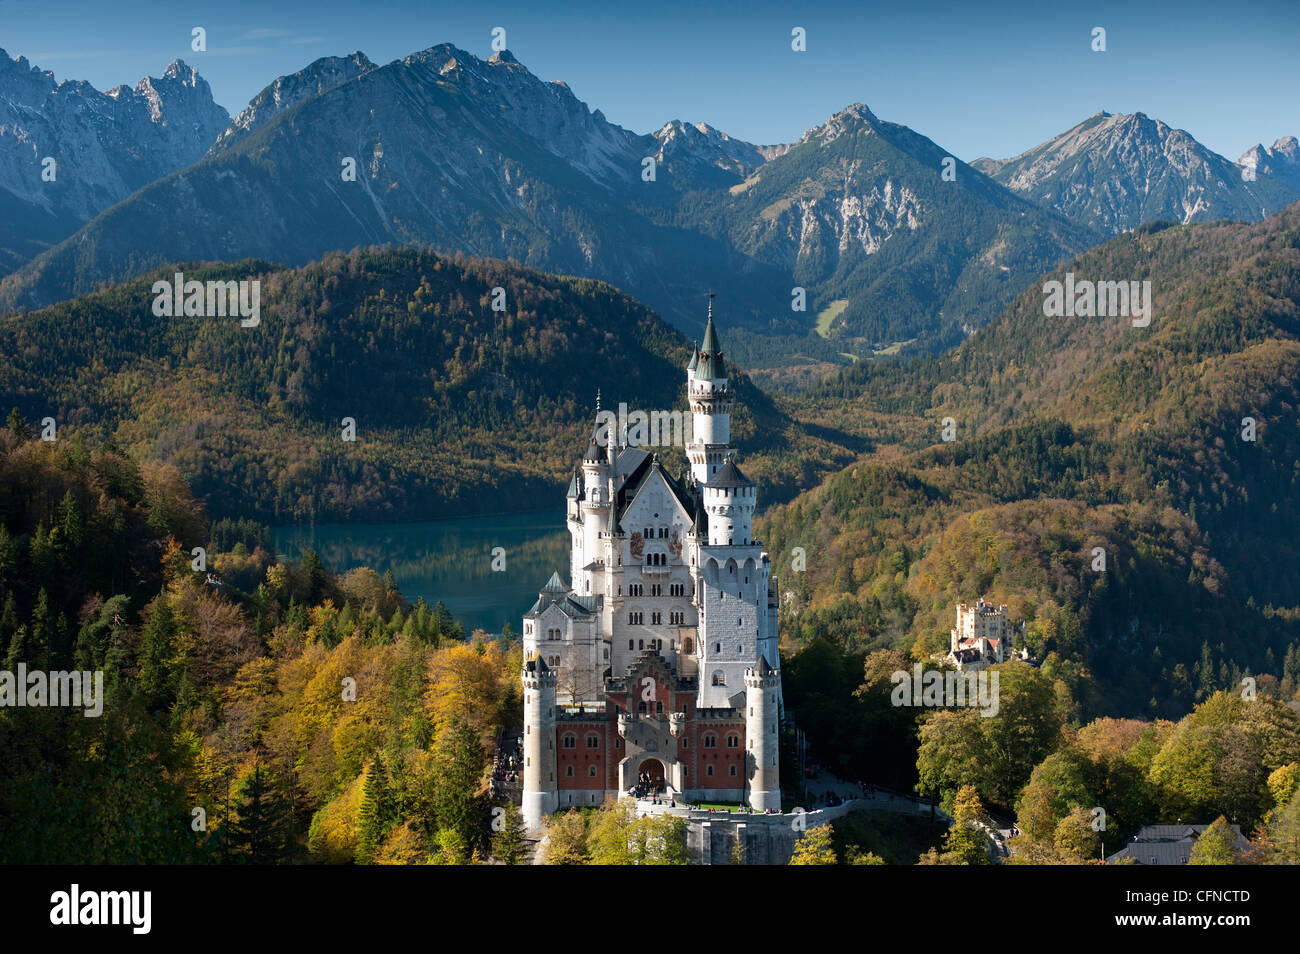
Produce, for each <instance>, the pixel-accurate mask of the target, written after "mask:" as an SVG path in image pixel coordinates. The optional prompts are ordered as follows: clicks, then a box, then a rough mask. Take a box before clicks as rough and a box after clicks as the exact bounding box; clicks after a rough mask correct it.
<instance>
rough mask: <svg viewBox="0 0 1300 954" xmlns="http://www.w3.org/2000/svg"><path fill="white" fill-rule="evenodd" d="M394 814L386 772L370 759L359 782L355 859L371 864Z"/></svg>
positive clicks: (375, 761)
mask: <svg viewBox="0 0 1300 954" xmlns="http://www.w3.org/2000/svg"><path fill="white" fill-rule="evenodd" d="M394 821H395V818H394V811H393V797H392V791H391V789H390V786H389V781H388V773H387V772H385V771H384V769H383V766H381V765H380V764H379V760H378V759H371V761H370V765H369V767H368V768H367V769H366V778H365V781H364V782H363V783H362V794H361V807H360V808H359V809H358V810H357V863H358V864H363V865H368V864H373V863H374V860H375V852H377V851H378V850H379V846H380V845H382V844H383V843H384V838H385V837H387V835H388V830H389V829H390V828H392V826H393V822H394Z"/></svg>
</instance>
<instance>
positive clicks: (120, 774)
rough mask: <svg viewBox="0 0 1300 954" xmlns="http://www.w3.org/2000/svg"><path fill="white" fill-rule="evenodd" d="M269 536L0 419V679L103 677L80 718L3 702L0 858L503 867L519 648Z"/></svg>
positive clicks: (513, 828)
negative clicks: (72, 674)
mask: <svg viewBox="0 0 1300 954" xmlns="http://www.w3.org/2000/svg"><path fill="white" fill-rule="evenodd" d="M196 546H203V547H205V548H206V549H207V557H208V570H209V571H212V572H213V576H212V577H209V575H208V573H207V572H200V571H196V570H195V569H194V566H193V557H192V556H191V551H192V548H193V547H196ZM268 546H269V542H268V537H267V534H266V531H265V528H263V527H259V526H257V525H256V524H253V523H250V522H246V521H245V522H240V521H217V522H216V523H215V524H211V525H209V522H208V518H207V515H206V513H205V511H204V508H203V507H202V505H201V504H200V503H199V502H198V501H196V500H195V499H194V498H193V496H192V495H191V494H190V492H189V489H188V488H187V487H186V485H185V483H184V481H183V480H181V479H180V478H179V476H178V475H177V474H176V472H175V471H174V470H173V469H171V468H168V467H166V466H161V465H146V466H139V465H137V464H135V463H134V462H132V461H131V460H130V459H129V458H127V457H125V456H123V455H122V454H121V453H120V452H118V451H115V450H113V449H111V448H107V447H103V448H98V449H89V448H88V447H87V446H86V445H85V444H82V443H79V442H72V441H69V442H46V441H40V440H37V439H33V438H32V437H31V435H30V433H29V432H28V427H27V425H26V424H25V422H24V421H22V420H21V418H20V417H19V416H18V415H14V416H12V417H11V419H10V422H9V426H8V427H6V428H0V606H3V610H2V611H0V645H3V647H4V653H5V666H4V668H5V669H6V670H8V671H11V672H12V671H14V669H15V667H16V665H17V663H18V662H25V663H26V664H27V665H28V666H31V667H33V668H36V667H40V668H42V669H47V670H64V669H78V670H101V671H102V672H103V674H104V685H103V700H102V701H103V711H102V714H101V715H100V716H99V717H97V718H87V717H85V716H84V715H83V712H82V710H81V709H77V708H58V707H49V708H14V707H4V708H0V862H5V863H13V862H28V863H31V862H38V863H64V864H74V863H75V864H87V863H109V862H113V863H175V862H195V863H197V862H229V863H271V862H288V861H322V862H344V861H347V862H351V861H357V862H391V863H408V862H417V861H418V862H429V863H460V862H467V861H471V860H475V859H487V858H489V857H492V858H496V859H497V860H499V861H504V862H508V863H517V862H519V861H520V860H522V858H523V851H524V842H523V839H522V834H521V831H520V828H519V823H518V817H517V813H516V812H515V811H514V809H513V806H506V805H504V804H501V805H497V806H495V807H496V808H498V809H500V811H498V812H497V813H496V814H494V813H493V811H492V809H493V807H494V806H493V805H491V804H490V803H489V800H488V797H487V791H486V768H487V765H488V761H489V755H490V753H491V751H492V749H494V748H495V744H496V739H497V735H498V733H499V732H500V730H501V729H502V728H503V727H506V726H514V725H517V724H518V723H519V720H520V717H521V712H520V708H521V703H520V696H519V693H520V685H519V678H518V671H519V665H520V649H519V645H518V643H517V642H512V641H503V640H500V639H487V638H485V637H484V636H483V635H482V634H473V635H471V636H470V637H469V638H466V634H465V632H464V629H463V627H461V626H460V624H458V623H457V622H456V621H455V620H454V619H452V618H451V615H450V614H449V613H448V612H447V611H446V610H445V608H443V607H442V605H441V604H436V605H435V606H433V607H430V606H428V605H426V604H425V603H423V601H421V602H418V603H417V604H416V605H415V606H411V605H409V604H408V603H407V601H406V600H405V599H404V598H403V596H402V594H401V593H400V592H398V591H397V589H396V587H395V586H394V585H393V584H392V581H391V578H390V579H383V578H381V577H379V576H378V575H377V574H375V573H374V572H373V571H371V570H367V569H364V568H362V569H357V570H353V571H351V572H349V573H348V574H346V575H343V576H336V575H335V574H334V573H333V572H332V571H330V570H329V569H328V568H327V567H325V566H323V565H322V564H321V563H320V561H319V560H318V559H317V558H316V557H315V555H314V554H312V553H310V552H309V553H307V554H305V555H304V557H303V559H302V560H301V561H300V562H298V563H294V564H288V563H285V562H283V561H281V560H279V559H277V557H276V555H275V554H274V552H272V551H270V550H268V549H267V547H268ZM494 821H496V822H497V823H496V824H495V825H494Z"/></svg>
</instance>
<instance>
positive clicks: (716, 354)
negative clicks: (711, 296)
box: [695, 302, 727, 381]
mask: <svg viewBox="0 0 1300 954" xmlns="http://www.w3.org/2000/svg"><path fill="white" fill-rule="evenodd" d="M695 376H696V377H697V378H705V379H707V380H710V381H717V380H720V379H722V378H725V377H726V376H727V371H726V368H725V367H724V365H723V362H722V343H721V342H720V341H719V340H718V329H717V328H715V327H714V325H713V303H712V302H710V303H709V323H708V324H707V325H706V326H705V328H704V341H703V342H702V343H701V344H700V353H699V363H698V364H697V365H696V368H695Z"/></svg>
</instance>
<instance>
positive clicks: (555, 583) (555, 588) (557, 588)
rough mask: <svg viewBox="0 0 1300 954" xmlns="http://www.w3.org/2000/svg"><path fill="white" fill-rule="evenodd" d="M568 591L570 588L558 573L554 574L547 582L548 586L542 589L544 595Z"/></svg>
mask: <svg viewBox="0 0 1300 954" xmlns="http://www.w3.org/2000/svg"><path fill="white" fill-rule="evenodd" d="M568 591H569V588H568V587H567V586H565V585H564V582H563V581H562V580H561V579H560V574H559V572H558V571H557V572H555V573H552V574H551V578H550V579H549V580H547V581H546V585H545V586H543V587H542V592H543V593H567V592H568Z"/></svg>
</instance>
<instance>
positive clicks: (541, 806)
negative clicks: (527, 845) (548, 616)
mask: <svg viewBox="0 0 1300 954" xmlns="http://www.w3.org/2000/svg"><path fill="white" fill-rule="evenodd" d="M523 683H524V804H523V816H524V824H525V825H526V826H527V827H528V828H529V829H530V830H537V829H540V828H541V827H542V821H543V819H544V818H545V816H547V815H549V814H551V813H552V812H554V811H555V809H556V807H557V804H558V801H559V798H558V795H557V785H556V780H555V763H556V759H555V672H554V671H553V670H552V669H551V668H550V667H549V666H547V665H546V660H544V659H542V658H541V657H540V656H539V657H538V658H536V659H530V660H529V661H528V662H526V663H524V669H523Z"/></svg>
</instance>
